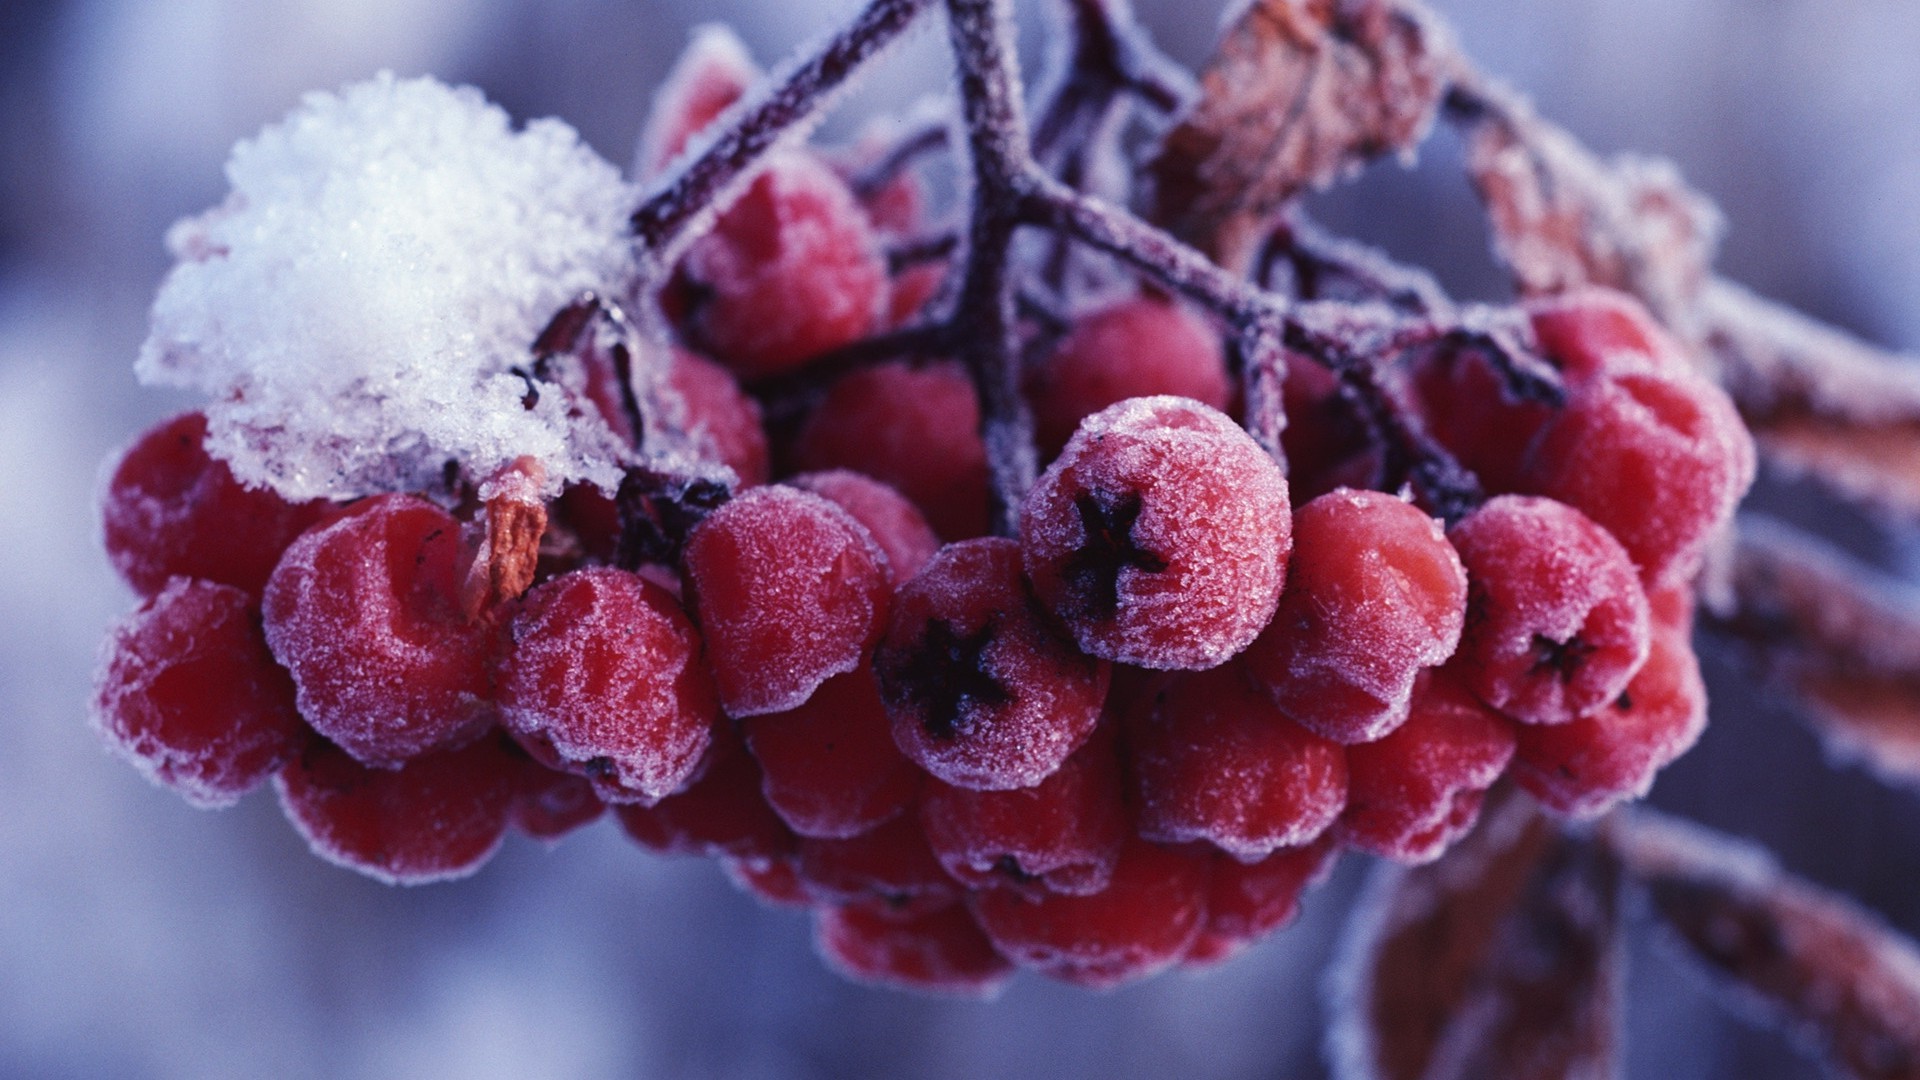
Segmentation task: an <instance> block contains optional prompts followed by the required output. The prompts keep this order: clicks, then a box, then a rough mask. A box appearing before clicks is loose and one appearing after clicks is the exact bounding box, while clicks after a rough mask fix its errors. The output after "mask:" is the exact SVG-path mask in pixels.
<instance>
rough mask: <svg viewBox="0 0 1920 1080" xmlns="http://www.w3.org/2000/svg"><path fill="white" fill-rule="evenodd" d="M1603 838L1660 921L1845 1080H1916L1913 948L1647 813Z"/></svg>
mask: <svg viewBox="0 0 1920 1080" xmlns="http://www.w3.org/2000/svg"><path fill="white" fill-rule="evenodd" d="M1614 825H1615V828H1614V829H1613V830H1612V831H1611V832H1610V833H1609V834H1608V835H1609V837H1610V839H1611V840H1612V841H1613V843H1614V844H1615V846H1616V847H1617V849H1618V851H1619V853H1620V857H1621V859H1622V860H1623V862H1624V864H1625V867H1626V869H1627V872H1628V874H1629V876H1630V877H1631V878H1632V879H1634V880H1635V881H1637V882H1638V883H1639V884H1640V885H1642V886H1644V887H1645V889H1646V891H1647V893H1648V896H1649V898H1650V899H1651V901H1652V902H1651V904H1650V905H1649V906H1650V909H1651V911H1652V913H1653V916H1654V918H1655V919H1657V920H1658V921H1659V922H1660V923H1661V925H1663V926H1664V927H1665V928H1667V929H1668V930H1670V931H1672V933H1673V934H1674V935H1675V936H1676V937H1677V938H1678V939H1679V940H1680V941H1681V943H1683V944H1684V945H1685V946H1686V948H1687V951H1688V952H1689V953H1690V954H1691V955H1692V956H1693V957H1694V958H1696V959H1698V960H1699V961H1700V962H1701V963H1704V964H1705V965H1707V967H1708V968H1709V969H1710V970H1711V971H1712V972H1713V973H1714V974H1715V975H1717V976H1719V977H1720V979H1721V980H1722V985H1723V986H1727V987H1729V988H1731V989H1734V990H1735V991H1737V993H1738V997H1737V999H1736V1000H1737V1001H1738V1003H1740V1004H1743V1005H1749V1006H1758V1007H1759V1008H1758V1009H1757V1010H1756V1011H1758V1012H1759V1013H1761V1014H1763V1015H1764V1016H1766V1017H1768V1018H1772V1019H1777V1020H1781V1021H1784V1022H1785V1023H1786V1025H1787V1026H1788V1028H1789V1030H1790V1031H1792V1032H1793V1034H1795V1035H1796V1036H1797V1037H1798V1038H1799V1039H1800V1040H1801V1041H1803V1042H1804V1043H1806V1044H1807V1045H1808V1046H1809V1047H1810V1048H1811V1049H1812V1050H1813V1051H1814V1052H1815V1053H1817V1054H1818V1055H1820V1056H1821V1057H1823V1058H1825V1059H1826V1061H1827V1062H1828V1063H1829V1064H1830V1065H1832V1066H1833V1067H1835V1069H1836V1070H1837V1071H1839V1072H1840V1073H1841V1074H1842V1075H1846V1076H1852V1077H1859V1078H1861V1080H1920V949H1916V948H1915V946H1914V943H1913V942H1912V941H1911V940H1909V939H1908V938H1906V937H1905V936H1903V935H1901V934H1900V933H1898V932H1896V931H1894V930H1893V929H1891V928H1890V927H1888V926H1887V925H1886V924H1885V923H1883V922H1882V921H1881V920H1880V919H1878V918H1877V917H1875V916H1874V915H1872V914H1871V913H1869V912H1866V911H1864V910H1862V909H1861V908H1859V907H1858V906H1857V905H1855V904H1853V903H1852V902H1850V901H1848V900H1846V899H1845V898H1843V897H1841V896H1839V895H1836V894H1834V893H1830V892H1827V891H1826V890H1824V889H1820V888H1816V887H1815V886H1813V885H1811V884H1809V883H1807V882H1805V881H1802V880H1799V879H1797V878H1794V877H1791V876H1789V875H1787V874H1785V873H1783V872H1782V871H1781V870H1780V869H1779V867H1777V866H1776V865H1774V863H1773V861H1772V859H1771V858H1769V857H1768V856H1767V855H1766V854H1764V853H1763V852H1761V851H1759V850H1758V849H1755V848H1752V847H1750V846H1748V845H1744V844H1738V843H1736V842H1734V841H1732V840H1731V839H1729V838H1726V837H1721V836H1717V835H1714V834H1712V833H1709V832H1707V831H1706V830H1704V829H1702V828H1700V827H1698V826H1695V825H1690V824H1685V823H1681V822H1678V821H1674V820H1672V819H1669V818H1663V817H1660V816H1658V815H1655V814H1652V813H1650V812H1646V811H1636V812H1634V813H1632V814H1630V815H1623V816H1621V817H1620V818H1618V819H1616V820H1615V822H1614Z"/></svg>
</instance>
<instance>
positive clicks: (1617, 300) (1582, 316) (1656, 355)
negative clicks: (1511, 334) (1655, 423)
mask: <svg viewBox="0 0 1920 1080" xmlns="http://www.w3.org/2000/svg"><path fill="white" fill-rule="evenodd" d="M1526 311H1527V318H1528V321H1529V322H1531V323H1532V325H1533V336H1534V337H1535V339H1537V340H1538V341H1539V343H1540V351H1541V353H1543V354H1544V355H1545V356H1546V358H1547V359H1548V360H1549V361H1550V362H1551V363H1552V364H1553V365H1554V366H1555V367H1556V368H1559V369H1560V373H1561V375H1562V376H1563V377H1564V378H1565V379H1567V380H1568V381H1569V382H1572V383H1576V384H1578V383H1583V382H1587V381H1589V380H1592V379H1595V378H1604V377H1609V376H1613V375H1618V374H1621V373H1623V372H1626V371H1633V370H1639V371H1651V372H1655V373H1657V374H1661V375H1677V374H1681V373H1683V372H1687V371H1691V370H1692V365H1691V364H1690V363H1688V361H1687V355H1686V351H1685V350H1684V349H1683V348H1682V347H1681V346H1680V344H1679V343H1678V342H1676V341H1674V340H1673V338H1672V337H1670V336H1668V334H1667V332H1666V331H1665V330H1663V329H1661V328H1660V324H1659V323H1657V322H1655V321H1654V319H1653V316H1652V314H1651V313H1649V312H1648V311H1647V309H1646V308H1645V307H1643V306H1641V304H1640V302H1639V301H1638V300H1635V299H1634V298H1633V297H1631V296H1629V295H1627V294H1626V293H1623V292H1620V291H1618V290H1615V289H1604V288H1592V287H1589V288H1581V289H1573V290H1570V291H1568V292H1565V293H1560V294H1557V295H1552V296H1542V297H1535V298H1531V299H1529V300H1528V301H1527V303H1526Z"/></svg>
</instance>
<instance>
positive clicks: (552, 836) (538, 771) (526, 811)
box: [507, 739, 607, 840]
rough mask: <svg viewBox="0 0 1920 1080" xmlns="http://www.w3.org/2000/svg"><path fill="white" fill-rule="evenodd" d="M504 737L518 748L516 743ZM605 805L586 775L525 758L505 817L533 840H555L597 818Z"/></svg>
mask: <svg viewBox="0 0 1920 1080" xmlns="http://www.w3.org/2000/svg"><path fill="white" fill-rule="evenodd" d="M507 741H508V743H509V744H510V745H512V746H513V747H514V748H515V749H519V744H517V743H513V741H512V740H511V739H508V740H507ZM522 752H523V753H524V751H522ZM606 809H607V805H606V803H604V802H601V801H600V796H598V795H596V794H594V791H593V783H592V782H591V781H589V780H588V779H587V778H586V777H584V776H577V775H575V774H573V773H565V772H556V771H554V770H553V769H549V768H547V767H546V766H545V765H542V764H540V763H539V762H537V761H534V760H532V759H531V758H529V759H527V760H526V761H525V762H524V763H523V764H522V765H521V766H520V788H519V794H518V795H517V796H516V797H515V798H514V800H513V809H512V812H511V813H510V814H509V820H510V821H511V822H512V824H513V825H514V827H515V828H517V829H519V830H520V831H521V832H523V833H526V834H527V835H528V836H531V837H533V838H534V839H536V840H558V839H560V838H561V837H563V836H565V835H567V834H568V833H570V832H572V831H573V830H575V829H578V828H580V827H581V826H582V825H587V824H590V823H592V822H594V821H597V820H599V818H600V815H601V814H603V813H605V812H606Z"/></svg>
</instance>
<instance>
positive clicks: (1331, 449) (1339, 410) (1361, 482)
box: [1280, 352, 1382, 506]
mask: <svg viewBox="0 0 1920 1080" xmlns="http://www.w3.org/2000/svg"><path fill="white" fill-rule="evenodd" d="M1285 355H1286V361H1287V371H1286V382H1285V383H1284V384H1282V391H1281V393H1282V400H1283V403H1284V405H1285V408H1286V414H1287V426H1286V427H1285V428H1283V429H1281V432H1280V446H1281V449H1282V450H1284V451H1285V456H1286V462H1287V488H1288V494H1289V495H1290V496H1292V498H1293V502H1294V505H1295V506H1300V505H1304V504H1305V503H1307V502H1309V501H1311V500H1313V499H1316V498H1319V497H1320V496H1322V495H1325V494H1326V493H1327V492H1329V491H1332V490H1334V489H1336V488H1340V487H1354V488H1365V487H1369V486H1371V485H1372V484H1373V483H1374V481H1375V477H1377V476H1378V474H1379V472H1380V466H1381V464H1382V458H1381V455H1380V450H1379V444H1378V443H1377V441H1376V440H1374V439H1373V438H1372V437H1371V436H1370V435H1369V434H1368V432H1367V425H1366V422H1365V420H1364V418H1362V417H1361V416H1360V414H1359V413H1358V412H1357V411H1355V408H1354V405H1353V402H1352V401H1350V400H1349V399H1348V398H1347V395H1346V394H1345V392H1344V391H1343V390H1342V388H1341V385H1340V379H1339V378H1338V377H1337V376H1336V375H1334V374H1333V372H1331V371H1329V370H1327V367H1326V365H1325V364H1322V363H1320V362H1319V361H1317V360H1314V359H1313V358H1311V357H1308V356H1305V355H1302V354H1300V353H1294V352H1289V353H1286V354H1285Z"/></svg>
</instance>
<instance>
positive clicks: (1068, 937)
mask: <svg viewBox="0 0 1920 1080" xmlns="http://www.w3.org/2000/svg"><path fill="white" fill-rule="evenodd" d="M1212 868H1213V862H1212V859H1211V858H1209V856H1208V855H1207V854H1206V853H1204V852H1196V851H1190V850H1183V849H1177V848H1164V847H1160V846H1159V845H1156V844H1150V843H1147V842H1146V841H1144V840H1139V839H1133V840H1129V841H1128V842H1127V845H1126V847H1125V848H1124V849H1122V850H1121V852H1120V861H1119V863H1118V864H1117V865H1116V866H1115V867H1114V871H1113V882H1112V884H1110V885H1109V886H1108V887H1107V888H1106V890H1105V891H1103V892H1099V893H1095V894H1093V895H1092V896H1059V895H1047V896H1044V897H1041V898H1039V899H1029V898H1028V897H1026V896H1023V895H1022V894H1020V893H1018V892H1015V891H1013V890H1011V889H987V890H985V891H982V892H978V893H975V894H973V897H972V902H973V910H974V916H975V917H976V918H977V919H979V921H980V928H981V929H982V930H985V931H986V933H987V938H988V939H989V940H990V941H992V942H993V944H994V947H995V948H996V949H998V950H999V951H1000V953H1001V955H1003V956H1005V957H1006V958H1007V959H1009V960H1012V961H1013V962H1014V963H1015V964H1018V965H1019V966H1021V967H1024V968H1029V969H1032V970H1035V971H1039V972H1042V973H1043V974H1046V975H1049V976H1052V977H1053V978H1056V979H1061V980H1064V981H1066V982H1071V983H1077V984H1079V985H1081V986H1087V987H1091V988H1094V989H1097V990H1106V989H1111V988H1113V987H1116V986H1119V985H1121V984H1123V983H1127V982H1132V981H1135V980H1138V979H1143V978H1146V977H1147V976H1149V975H1153V974H1156V973H1158V972H1160V971H1164V970H1165V969H1167V968H1169V967H1172V966H1173V965H1174V964H1176V963H1178V962H1179V961H1180V958H1181V957H1183V956H1185V955H1186V954H1187V951H1188V949H1190V948H1191V947H1192V946H1193V943H1194V940H1195V939H1196V938H1198V937H1199V935H1200V930H1201V928H1202V927H1203V926H1204V925H1205V923H1206V917H1207V892H1208V888H1209V885H1210V878H1211V872H1212Z"/></svg>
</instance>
